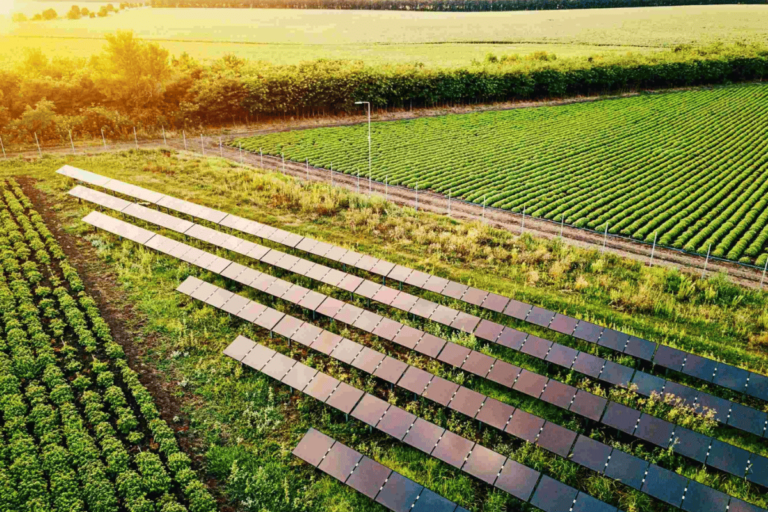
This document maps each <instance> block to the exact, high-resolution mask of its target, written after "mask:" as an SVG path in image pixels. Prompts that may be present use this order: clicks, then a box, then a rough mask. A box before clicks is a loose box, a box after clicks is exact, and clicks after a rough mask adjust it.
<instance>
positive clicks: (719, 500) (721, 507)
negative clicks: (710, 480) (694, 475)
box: [683, 480, 730, 512]
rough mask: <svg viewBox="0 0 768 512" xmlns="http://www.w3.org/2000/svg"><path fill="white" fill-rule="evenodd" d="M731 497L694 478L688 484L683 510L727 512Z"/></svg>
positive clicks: (689, 511) (692, 511)
mask: <svg viewBox="0 0 768 512" xmlns="http://www.w3.org/2000/svg"><path fill="white" fill-rule="evenodd" d="M729 500H730V497H729V496H728V495H727V494H723V493H722V492H720V491H716V490H714V489H712V488H711V487H707V486H706V485H702V484H700V483H698V482H696V481H694V480H691V482H690V483H689V484H688V490H687V491H686V493H685V499H684V500H683V510H686V511H688V512H725V511H726V510H727V509H728V501H729Z"/></svg>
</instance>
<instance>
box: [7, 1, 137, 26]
mask: <svg viewBox="0 0 768 512" xmlns="http://www.w3.org/2000/svg"><path fill="white" fill-rule="evenodd" d="M143 5H144V4H141V3H121V4H120V7H119V8H118V9H116V8H115V6H114V5H112V4H107V5H102V6H101V8H99V10H98V11H91V10H90V9H88V8H87V7H79V6H77V5H73V6H72V7H71V8H70V9H69V11H67V13H66V14H65V15H64V18H66V19H68V20H79V19H80V18H95V17H97V16H98V17H99V18H106V17H107V16H109V14H110V13H113V12H118V11H122V10H124V9H131V8H134V7H141V6H143ZM58 18H59V14H58V13H57V12H56V10H55V9H46V10H44V11H43V12H41V13H37V14H35V15H34V16H32V17H31V18H28V17H27V15H26V14H24V13H21V12H17V13H14V14H13V16H11V19H12V20H13V21H15V22H18V23H20V22H24V21H49V20H55V19H58Z"/></svg>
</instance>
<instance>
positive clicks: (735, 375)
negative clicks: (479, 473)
mask: <svg viewBox="0 0 768 512" xmlns="http://www.w3.org/2000/svg"><path fill="white" fill-rule="evenodd" d="M57 172H58V173H59V174H62V175H64V176H68V177H70V178H73V179H76V180H78V181H82V182H84V183H89V184H91V185H94V186H97V187H102V188H105V189H107V190H112V191H114V192H117V193H120V194H123V195H126V196H130V197H134V198H136V199H139V200H142V201H147V202H150V203H153V204H158V205H160V206H164V207H166V208H169V209H173V210H175V211H178V212H180V213H183V214H187V215H190V216H193V217H197V218H201V219H204V220H207V221H209V222H213V223H215V224H219V225H221V226H224V227H228V228H231V229H236V230H239V231H243V232H245V233H248V234H251V235H254V236H259V237H261V238H265V239H268V240H270V241H272V242H275V243H279V244H283V245H286V246H288V247H291V248H296V249H298V250H302V251H306V252H309V253H310V254H313V255H316V256H319V257H324V258H327V259H329V260H331V261H335V262H339V263H343V264H345V265H351V266H354V267H356V268H358V269H360V270H364V271H367V272H371V273H373V274H377V275H380V276H382V277H383V278H384V279H386V278H390V279H393V280H395V281H398V282H401V283H405V284H408V285H412V286H415V287H417V288H421V289H424V290H427V291H431V292H435V293H438V294H441V295H444V296H446V297H450V298H453V299H457V300H461V301H463V302H465V303H467V304H470V305H473V306H478V307H481V308H484V309H487V310H489V311H492V312H495V313H503V314H505V315H507V316H510V317H512V318H515V319H517V320H521V321H524V322H528V323H532V324H535V325H538V326H540V327H545V328H548V329H551V330H553V331H555V332H557V333H560V334H567V335H571V336H573V337H575V338H577V339H580V340H582V341H587V342H589V343H596V344H598V345H599V346H602V347H605V348H608V349H611V350H615V351H618V352H620V353H622V354H625V355H629V356H632V357H634V358H637V359H640V360H642V361H647V362H652V363H654V364H658V365H659V366H662V367H664V368H667V369H670V370H674V371H676V372H680V373H684V374H686V375H688V376H691V377H695V378H698V379H701V380H703V381H705V382H707V383H711V384H715V385H717V386H721V387H724V388H727V389H730V390H732V391H736V392H740V393H745V394H747V395H749V396H752V397H754V398H758V399H761V400H764V401H768V377H766V376H764V375H761V374H759V373H755V372H750V371H747V370H743V369H741V368H738V367H736V366H733V365H729V364H725V363H722V362H718V361H715V360H712V359H708V358H704V357H701V356H697V355H695V354H691V353H689V352H684V351H681V350H678V349H674V348H672V347H668V346H665V345H661V344H657V343H653V342H650V341H647V340H644V339H642V338H638V337H636V336H630V335H628V334H626V333H623V332H621V331H616V330H614V329H610V328H608V327H603V326H599V325H597V324H593V323H591V322H587V321H584V320H579V319H577V318H574V317H570V316H567V315H562V314H560V313H555V312H553V311H550V310H547V309H543V308H539V307H536V306H533V305H531V304H527V303H523V302H520V301H516V300H514V299H509V298H508V297H504V296H501V295H498V294H495V293H490V292H487V291H484V290H479V289H477V288H472V287H469V286H466V285H464V284H461V283H458V282H455V281H450V280H448V279H444V278H441V277H438V276H433V275H430V274H426V273H424V272H421V271H418V270H413V269H409V268H407V267H403V266H401V265H395V264H393V263H390V262H388V261H386V260H383V259H377V258H373V257H371V256H366V255H361V254H359V253H356V252H354V251H349V250H346V249H343V248H340V247H337V246H333V245H331V244H327V243H325V242H318V241H316V240H313V239H311V238H308V237H302V236H300V235H296V234H293V233H289V232H286V231H283V230H280V229H276V228H273V227H270V226H266V225H264V224H260V223H258V222H255V221H251V220H248V219H244V218H241V217H237V216H234V215H227V214H225V213H223V212H219V211H217V210H213V209H211V208H207V207H203V206H199V205H196V204H194V203H190V202H188V201H183V200H179V199H175V198H172V197H170V196H162V195H161V194H159V193H157V192H153V191H150V190H147V189H144V188H141V187H137V186H135V185H131V184H128V183H124V182H122V181H119V180H113V179H110V178H107V177H104V176H100V175H98V174H94V173H91V172H88V171H84V170H82V169H77V168H74V167H71V166H68V165H67V166H64V167H62V168H61V169H59V171H57ZM454 311H455V310H454ZM457 313H458V312H457ZM462 315H464V314H463V313H462ZM469 316H472V315H469ZM454 318H455V317H454ZM464 318H465V319H466V322H468V323H471V322H472V321H474V320H471V319H468V318H466V317H464ZM475 318H477V317H475ZM458 328H461V327H458ZM657 349H658V350H657ZM729 412H731V411H729ZM733 412H734V414H735V415H737V416H738V415H740V413H741V412H742V411H740V410H738V408H737V410H736V411H733ZM721 413H722V414H726V413H725V412H723V411H721ZM761 419H762V420H763V421H762V425H763V427H765V424H766V423H765V421H766V420H768V416H767V417H765V418H763V417H762V416H761ZM736 428H740V427H736ZM763 430H765V429H763Z"/></svg>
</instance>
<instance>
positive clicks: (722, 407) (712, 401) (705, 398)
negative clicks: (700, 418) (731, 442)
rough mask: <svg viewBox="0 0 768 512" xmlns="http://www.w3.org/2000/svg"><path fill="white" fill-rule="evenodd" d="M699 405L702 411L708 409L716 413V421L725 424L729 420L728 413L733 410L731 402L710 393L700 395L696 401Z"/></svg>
mask: <svg viewBox="0 0 768 512" xmlns="http://www.w3.org/2000/svg"><path fill="white" fill-rule="evenodd" d="M696 403H697V405H699V406H700V407H701V411H702V412H703V411H705V410H707V409H709V410H712V411H714V413H715V419H716V420H717V421H718V422H720V423H725V422H726V421H727V419H728V412H729V411H730V410H731V402H729V401H728V400H725V399H724V398H720V397H717V396H714V395H710V394H709V393H699V394H698V398H697V400H696Z"/></svg>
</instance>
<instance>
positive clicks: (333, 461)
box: [317, 443, 363, 483]
mask: <svg viewBox="0 0 768 512" xmlns="http://www.w3.org/2000/svg"><path fill="white" fill-rule="evenodd" d="M362 458H363V456H362V454H360V453H358V452H356V451H355V450H353V449H352V448H349V447H347V446H344V445H343V444H341V443H336V444H334V445H333V447H332V448H331V451H329V452H328V454H327V455H326V456H325V458H324V459H323V462H321V463H320V465H319V466H317V468H318V469H319V470H320V471H322V472H324V473H328V474H329V475H331V476H332V477H334V478H336V479H337V480H339V481H341V482H342V483H343V482H346V481H347V478H349V475H350V474H351V473H352V470H353V469H354V468H355V465H356V464H357V463H358V462H360V459H362Z"/></svg>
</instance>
